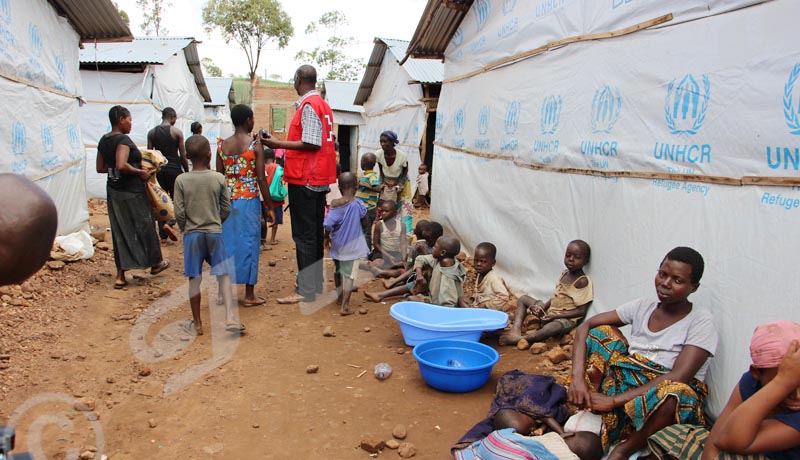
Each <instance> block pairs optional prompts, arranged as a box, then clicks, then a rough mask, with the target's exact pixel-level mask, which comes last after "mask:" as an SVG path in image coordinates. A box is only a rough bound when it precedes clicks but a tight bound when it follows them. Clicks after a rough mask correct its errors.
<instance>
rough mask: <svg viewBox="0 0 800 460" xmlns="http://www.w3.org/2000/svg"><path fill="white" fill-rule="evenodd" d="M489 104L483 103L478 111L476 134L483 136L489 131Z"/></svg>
mask: <svg viewBox="0 0 800 460" xmlns="http://www.w3.org/2000/svg"><path fill="white" fill-rule="evenodd" d="M489 113H490V112H489V106H488V105H484V106H483V107H481V111H480V113H478V134H480V135H481V136H485V135H486V133H488V132H489Z"/></svg>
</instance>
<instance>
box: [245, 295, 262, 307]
mask: <svg viewBox="0 0 800 460" xmlns="http://www.w3.org/2000/svg"><path fill="white" fill-rule="evenodd" d="M265 303H267V299H265V298H263V297H259V296H256V299H255V300H247V299H242V306H244V307H257V306H259V305H264V304H265Z"/></svg>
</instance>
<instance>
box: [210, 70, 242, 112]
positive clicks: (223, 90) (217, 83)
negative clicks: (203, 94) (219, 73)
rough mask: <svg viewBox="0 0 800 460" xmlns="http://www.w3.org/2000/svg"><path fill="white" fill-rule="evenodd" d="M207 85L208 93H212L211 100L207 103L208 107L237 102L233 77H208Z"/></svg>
mask: <svg viewBox="0 0 800 460" xmlns="http://www.w3.org/2000/svg"><path fill="white" fill-rule="evenodd" d="M206 86H208V93H209V94H211V102H206V104H205V105H206V106H207V107H211V106H222V105H233V104H236V98H235V94H234V92H233V78H227V77H208V78H206Z"/></svg>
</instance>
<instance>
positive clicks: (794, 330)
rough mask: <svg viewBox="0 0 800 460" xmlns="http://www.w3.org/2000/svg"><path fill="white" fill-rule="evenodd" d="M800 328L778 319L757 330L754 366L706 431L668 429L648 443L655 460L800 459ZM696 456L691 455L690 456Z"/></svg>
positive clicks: (683, 427) (752, 348)
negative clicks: (666, 459) (698, 459)
mask: <svg viewBox="0 0 800 460" xmlns="http://www.w3.org/2000/svg"><path fill="white" fill-rule="evenodd" d="M798 341H800V324H797V323H794V322H791V321H776V322H773V323H768V324H763V325H761V326H758V327H756V329H755V332H754V333H753V338H752V340H751V341H750V357H751V358H752V361H753V364H752V365H751V366H750V370H749V371H747V372H745V373H744V374H743V375H742V378H741V379H740V380H739V384H738V385H737V386H736V387H735V388H734V389H733V393H731V396H730V398H729V399H728V403H727V404H726V405H725V408H724V409H723V410H722V413H721V414H720V416H719V418H718V419H717V422H716V423H715V424H714V427H713V428H712V430H711V433H709V432H708V430H706V429H705V428H704V427H701V426H693V425H672V426H668V427H666V428H664V429H662V430H661V431H659V432H658V433H656V434H655V435H653V436H651V437H650V439H649V440H648V444H649V446H650V449H651V450H652V451H653V453H654V454H655V455H656V457H658V458H664V457H665V456H668V458H676V459H679V460H684V459H689V458H697V455H698V454H699V452H701V451H702V458H703V460H713V459H717V458H725V459H728V460H755V459H763V458H767V459H769V460H795V459H798V458H800V346H798ZM692 454H694V455H692Z"/></svg>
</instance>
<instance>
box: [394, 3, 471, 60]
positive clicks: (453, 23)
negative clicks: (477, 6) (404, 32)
mask: <svg viewBox="0 0 800 460" xmlns="http://www.w3.org/2000/svg"><path fill="white" fill-rule="evenodd" d="M472 2H473V0H447V1H445V0H428V4H427V5H426V6H425V11H424V12H423V13H422V17H421V18H420V20H419V24H417V30H416V31H415V32H414V36H413V37H412V38H411V45H409V47H408V50H407V53H406V56H405V57H404V59H408V58H409V57H412V58H420V59H444V51H445V50H446V49H447V45H449V44H450V40H451V39H452V38H453V35H454V34H455V33H456V30H458V26H459V25H461V21H462V20H463V19H464V16H466V15H467V12H468V11H469V9H470V7H471V6H472ZM401 62H402V60H401Z"/></svg>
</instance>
